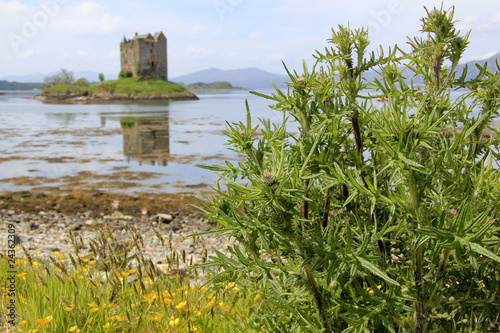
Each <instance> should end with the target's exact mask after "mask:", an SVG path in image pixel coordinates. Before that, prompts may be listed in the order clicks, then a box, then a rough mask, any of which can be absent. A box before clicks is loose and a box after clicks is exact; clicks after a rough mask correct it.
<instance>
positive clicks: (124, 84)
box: [45, 78, 186, 96]
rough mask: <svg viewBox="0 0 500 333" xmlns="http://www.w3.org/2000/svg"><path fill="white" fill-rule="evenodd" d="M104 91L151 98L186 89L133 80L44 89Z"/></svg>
mask: <svg viewBox="0 0 500 333" xmlns="http://www.w3.org/2000/svg"><path fill="white" fill-rule="evenodd" d="M98 90H104V91H107V92H111V93H126V94H131V95H138V94H142V95H144V96H151V95H157V94H171V93H181V92H185V91H186V88H185V87H183V86H181V85H179V84H176V83H173V82H169V81H165V80H147V81H136V80H135V78H124V79H119V80H111V81H104V82H101V83H99V84H97V85H94V86H91V87H79V86H75V85H66V84H60V85H56V86H53V87H50V88H47V89H45V92H67V91H70V92H75V93H83V92H85V91H88V92H90V93H93V92H95V91H98Z"/></svg>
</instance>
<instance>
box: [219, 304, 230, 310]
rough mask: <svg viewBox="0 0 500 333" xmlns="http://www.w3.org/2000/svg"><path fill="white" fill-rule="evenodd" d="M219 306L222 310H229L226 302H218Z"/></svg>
mask: <svg viewBox="0 0 500 333" xmlns="http://www.w3.org/2000/svg"><path fill="white" fill-rule="evenodd" d="M219 306H220V308H221V309H222V310H224V311H229V306H227V305H226V304H224V302H220V303H219Z"/></svg>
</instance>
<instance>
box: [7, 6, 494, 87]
mask: <svg viewBox="0 0 500 333" xmlns="http://www.w3.org/2000/svg"><path fill="white" fill-rule="evenodd" d="M424 5H426V6H428V7H433V6H440V5H441V1H420V0H416V1H414V0H387V1H386V0H384V1H378V0H377V1H374V0H371V1H370V0H351V1H332V0H329V1H328V0H309V1H305V0H300V1H299V0H272V1H263V0H182V1H181V0H176V1H174V0H150V1H148V2H139V1H127V0H121V1H118V0H110V1H101V2H97V1H92V0H42V1H25V0H0V46H1V47H0V78H1V77H4V76H8V75H25V74H30V73H34V72H41V73H50V72H53V71H57V70H59V69H61V68H66V69H68V70H72V71H75V72H77V71H83V70H90V71H95V72H104V73H107V74H117V73H118V72H119V70H120V68H119V66H120V61H119V43H120V40H121V39H122V38H123V36H124V35H125V36H126V37H127V38H130V37H132V36H133V35H134V33H135V32H139V33H146V32H151V33H154V32H156V31H160V30H161V31H163V32H164V33H165V35H166V36H167V39H168V57H169V58H168V64H169V76H170V77H176V76H179V75H183V74H188V73H192V72H195V71H198V70H202V69H207V68H211V67H217V68H220V69H236V68H247V67H257V68H261V69H264V70H267V71H270V72H274V73H283V66H282V64H281V61H282V60H283V61H284V62H285V63H286V64H287V66H288V67H290V68H293V69H300V68H301V62H302V59H306V60H307V61H308V62H310V63H312V59H313V58H312V56H311V54H313V53H314V51H315V50H316V49H319V50H321V49H324V47H325V46H326V45H327V43H326V39H328V38H329V37H330V35H331V28H332V27H333V28H335V27H337V26H338V25H339V24H342V25H347V24H349V25H350V26H351V27H361V26H368V27H369V29H370V32H371V33H370V35H371V39H372V45H373V48H374V49H375V48H376V47H378V45H383V46H384V47H388V46H391V45H394V44H395V43H397V44H398V45H400V46H403V47H406V46H405V43H406V36H416V35H418V34H419V32H418V30H419V28H420V18H421V17H422V16H423V15H424V14H425V11H424V8H423V6H424ZM452 5H454V6H455V7H456V9H455V18H456V19H457V20H460V22H459V24H458V27H459V28H460V29H462V31H466V30H470V29H472V35H471V40H470V41H471V44H470V47H469V50H468V51H467V53H466V54H465V60H470V59H474V58H485V57H487V56H488V55H492V54H494V53H496V52H500V37H498V36H499V33H500V1H498V0H476V1H470V0H469V1H464V0H455V1H448V0H445V1H444V7H445V8H449V7H450V6H452Z"/></svg>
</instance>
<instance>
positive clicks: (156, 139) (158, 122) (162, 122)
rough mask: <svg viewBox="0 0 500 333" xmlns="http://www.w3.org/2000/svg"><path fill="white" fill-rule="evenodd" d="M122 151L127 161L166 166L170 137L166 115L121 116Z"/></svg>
mask: <svg viewBox="0 0 500 333" xmlns="http://www.w3.org/2000/svg"><path fill="white" fill-rule="evenodd" d="M120 124H121V127H122V128H123V153H124V155H125V157H126V158H127V160H128V161H130V160H137V161H138V162H139V164H140V165H142V163H150V164H151V165H162V166H167V163H168V157H169V154H170V137H169V125H168V118H167V117H148V118H142V117H122V118H120Z"/></svg>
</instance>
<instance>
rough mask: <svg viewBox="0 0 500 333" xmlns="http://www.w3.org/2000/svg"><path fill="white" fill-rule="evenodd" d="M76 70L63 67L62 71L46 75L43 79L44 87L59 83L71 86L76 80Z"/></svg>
mask: <svg viewBox="0 0 500 333" xmlns="http://www.w3.org/2000/svg"><path fill="white" fill-rule="evenodd" d="M74 74H75V73H74V72H72V71H68V70H67V69H64V68H63V69H61V71H60V72H59V73H57V74H55V75H52V76H46V77H45V78H44V79H43V83H42V86H41V87H42V89H44V90H45V89H47V88H50V87H53V86H57V85H68V86H71V85H72V84H73V83H74V82H75V77H74Z"/></svg>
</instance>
